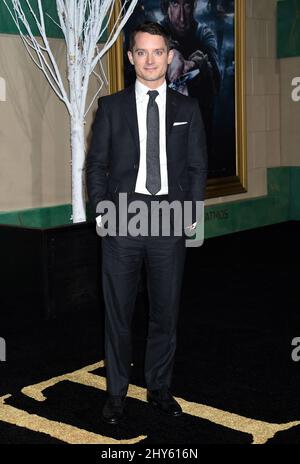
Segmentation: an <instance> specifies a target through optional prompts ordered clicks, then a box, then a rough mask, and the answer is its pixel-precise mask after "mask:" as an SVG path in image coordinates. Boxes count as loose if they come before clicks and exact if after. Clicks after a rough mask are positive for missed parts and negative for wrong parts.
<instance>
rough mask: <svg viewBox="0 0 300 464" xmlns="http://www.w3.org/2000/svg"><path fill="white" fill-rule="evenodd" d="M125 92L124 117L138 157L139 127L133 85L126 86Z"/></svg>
mask: <svg viewBox="0 0 300 464" xmlns="http://www.w3.org/2000/svg"><path fill="white" fill-rule="evenodd" d="M126 90H127V92H126V93H125V94H124V97H125V112H124V117H125V118H126V120H127V123H128V126H129V128H130V132H131V134H132V136H133V138H134V141H135V144H136V149H137V153H138V159H139V157H140V138H139V127H138V118H137V110H136V98H135V85H134V84H133V85H131V86H130V87H127V89H126Z"/></svg>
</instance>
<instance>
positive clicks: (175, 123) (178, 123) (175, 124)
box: [173, 121, 188, 126]
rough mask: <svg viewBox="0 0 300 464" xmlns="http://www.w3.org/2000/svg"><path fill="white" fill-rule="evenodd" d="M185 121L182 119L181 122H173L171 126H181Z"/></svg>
mask: <svg viewBox="0 0 300 464" xmlns="http://www.w3.org/2000/svg"><path fill="white" fill-rule="evenodd" d="M187 123H188V122H187V121H182V122H174V124H173V126H182V125H183V124H187Z"/></svg>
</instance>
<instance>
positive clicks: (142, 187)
mask: <svg viewBox="0 0 300 464" xmlns="http://www.w3.org/2000/svg"><path fill="white" fill-rule="evenodd" d="M149 90H152V89H149V87H146V86H145V85H144V84H142V83H141V82H140V81H139V80H138V79H137V80H136V81H135V97H136V109H137V118H138V126H139V139H140V165H139V170H138V175H137V180H136V184H135V191H136V192H137V193H144V194H148V195H151V193H150V192H149V191H148V190H147V188H146V173H147V170H146V167H147V162H146V144H147V106H148V101H149V95H148V94H147V92H148V91H149ZM155 90H157V92H158V95H157V97H156V99H155V101H156V103H157V105H158V110H159V160H160V177H161V189H160V190H159V191H158V192H157V194H156V195H167V194H168V171H167V152H166V94H167V83H166V81H164V83H163V84H162V85H161V86H160V87H158V88H157V89H155Z"/></svg>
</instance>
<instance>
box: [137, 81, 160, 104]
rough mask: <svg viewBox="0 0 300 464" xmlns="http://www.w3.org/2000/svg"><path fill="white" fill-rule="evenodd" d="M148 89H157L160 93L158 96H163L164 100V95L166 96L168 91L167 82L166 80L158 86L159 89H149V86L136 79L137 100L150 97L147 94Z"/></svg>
mask: <svg viewBox="0 0 300 464" xmlns="http://www.w3.org/2000/svg"><path fill="white" fill-rule="evenodd" d="M148 90H157V91H158V93H159V95H158V97H157V98H161V99H162V101H164V97H165V95H166V91H167V82H166V81H164V82H163V84H162V85H160V86H159V87H157V89H149V87H147V86H146V85H144V84H142V82H141V81H139V80H138V79H136V81H135V94H136V98H137V100H139V101H142V100H144V98H146V97H147V98H148V95H147V92H148Z"/></svg>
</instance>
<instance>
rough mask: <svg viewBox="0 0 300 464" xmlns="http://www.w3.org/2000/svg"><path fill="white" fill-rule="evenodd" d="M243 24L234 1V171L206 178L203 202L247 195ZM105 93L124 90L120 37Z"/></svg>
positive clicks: (239, 3) (240, 4)
mask: <svg viewBox="0 0 300 464" xmlns="http://www.w3.org/2000/svg"><path fill="white" fill-rule="evenodd" d="M119 11H120V2H116V4H115V7H114V12H113V15H112V18H111V24H114V23H115V21H116V20H117V18H118V14H119ZM245 22H246V6H245V1H244V0H234V30H235V36H234V47H235V49H234V59H235V146H236V150H235V168H236V174H235V175H234V176H226V177H218V178H209V179H208V182H207V189H206V198H216V197H221V196H227V195H235V194H240V193H245V192H247V152H246V147H247V130H246V101H245V100H246V83H245V78H246V74H245V66H246V63H245V61H246V53H245ZM108 75H109V93H115V92H118V91H119V90H122V89H123V88H124V63H123V36H122V33H121V34H120V36H119V38H118V40H117V41H116V43H115V45H114V46H113V47H112V48H111V49H110V51H109V53H108Z"/></svg>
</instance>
